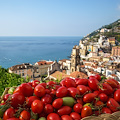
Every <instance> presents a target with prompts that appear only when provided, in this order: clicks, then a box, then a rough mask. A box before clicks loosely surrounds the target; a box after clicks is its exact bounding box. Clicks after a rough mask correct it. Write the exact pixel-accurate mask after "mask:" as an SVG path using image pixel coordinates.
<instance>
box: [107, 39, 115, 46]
mask: <svg viewBox="0 0 120 120" xmlns="http://www.w3.org/2000/svg"><path fill="white" fill-rule="evenodd" d="M107 40H108V42H109V43H110V44H111V45H113V46H114V45H115V37H109V38H107Z"/></svg>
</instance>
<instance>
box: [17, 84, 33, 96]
mask: <svg viewBox="0 0 120 120" xmlns="http://www.w3.org/2000/svg"><path fill="white" fill-rule="evenodd" d="M19 87H20V91H21V93H22V94H23V95H24V96H25V97H29V96H31V95H33V89H32V86H31V85H29V84H28V83H22V84H21V85H20V86H19Z"/></svg>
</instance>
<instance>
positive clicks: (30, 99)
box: [26, 96, 39, 107]
mask: <svg viewBox="0 0 120 120" xmlns="http://www.w3.org/2000/svg"><path fill="white" fill-rule="evenodd" d="M34 100H39V98H38V97H36V96H30V97H28V98H26V103H27V107H31V104H32V102H33V101H34Z"/></svg>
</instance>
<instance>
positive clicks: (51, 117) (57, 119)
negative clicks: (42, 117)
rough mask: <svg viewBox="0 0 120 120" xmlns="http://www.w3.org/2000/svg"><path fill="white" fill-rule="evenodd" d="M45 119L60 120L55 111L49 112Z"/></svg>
mask: <svg viewBox="0 0 120 120" xmlns="http://www.w3.org/2000/svg"><path fill="white" fill-rule="evenodd" d="M47 120H60V117H59V115H58V114H57V113H50V114H49V115H48V116H47Z"/></svg>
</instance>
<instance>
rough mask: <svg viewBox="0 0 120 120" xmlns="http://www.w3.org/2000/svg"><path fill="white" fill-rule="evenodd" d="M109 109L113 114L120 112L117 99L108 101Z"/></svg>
mask: <svg viewBox="0 0 120 120" xmlns="http://www.w3.org/2000/svg"><path fill="white" fill-rule="evenodd" d="M107 107H108V108H110V110H111V111H112V112H116V111H118V110H119V108H120V105H119V103H118V102H117V101H116V100H115V99H113V98H109V100H108V101H107Z"/></svg>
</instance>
